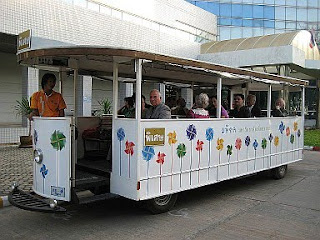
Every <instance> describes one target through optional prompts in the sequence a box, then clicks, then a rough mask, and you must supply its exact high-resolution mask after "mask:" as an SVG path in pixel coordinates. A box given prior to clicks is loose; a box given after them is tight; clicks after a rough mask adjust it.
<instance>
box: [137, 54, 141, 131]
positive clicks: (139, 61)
mask: <svg viewBox="0 0 320 240" xmlns="http://www.w3.org/2000/svg"><path fill="white" fill-rule="evenodd" d="M135 65H136V66H135V69H136V99H135V102H136V119H137V120H138V128H139V127H140V119H141V82H142V60H141V59H136V60H135ZM138 132H139V131H138Z"/></svg>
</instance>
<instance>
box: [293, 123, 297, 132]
mask: <svg viewBox="0 0 320 240" xmlns="http://www.w3.org/2000/svg"><path fill="white" fill-rule="evenodd" d="M297 130H298V123H297V122H294V123H293V131H295V132H296V131H297Z"/></svg>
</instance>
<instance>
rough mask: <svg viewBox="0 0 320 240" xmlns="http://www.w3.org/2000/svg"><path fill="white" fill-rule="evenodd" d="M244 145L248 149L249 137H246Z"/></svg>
mask: <svg viewBox="0 0 320 240" xmlns="http://www.w3.org/2000/svg"><path fill="white" fill-rule="evenodd" d="M244 143H245V144H246V146H247V147H248V146H249V145H250V137H249V136H247V137H246V139H245V141H244Z"/></svg>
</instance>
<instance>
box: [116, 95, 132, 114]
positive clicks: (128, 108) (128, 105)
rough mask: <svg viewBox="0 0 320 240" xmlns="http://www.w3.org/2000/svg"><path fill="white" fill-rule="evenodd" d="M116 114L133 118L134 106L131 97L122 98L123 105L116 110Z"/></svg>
mask: <svg viewBox="0 0 320 240" xmlns="http://www.w3.org/2000/svg"><path fill="white" fill-rule="evenodd" d="M118 115H124V116H125V117H126V118H134V116H135V108H134V101H133V98H132V97H126V98H124V106H123V107H122V108H120V109H119V110H118Z"/></svg>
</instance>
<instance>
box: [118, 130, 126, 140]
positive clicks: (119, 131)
mask: <svg viewBox="0 0 320 240" xmlns="http://www.w3.org/2000/svg"><path fill="white" fill-rule="evenodd" d="M125 137H126V134H125V133H124V130H123V128H119V129H118V131H117V138H118V140H119V141H123V139H124V138H125Z"/></svg>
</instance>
